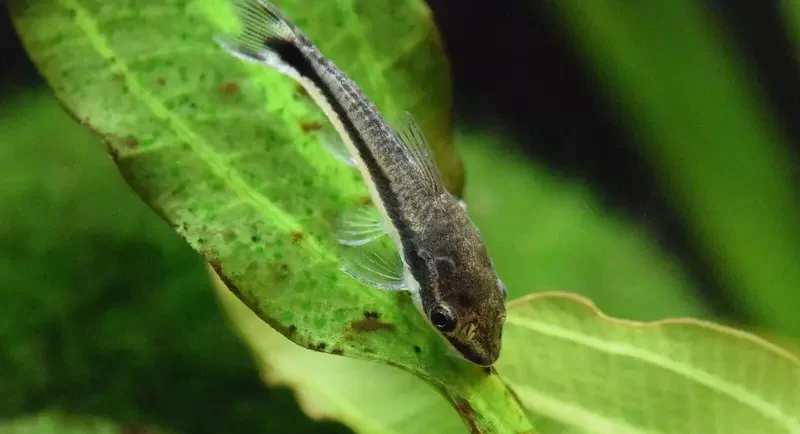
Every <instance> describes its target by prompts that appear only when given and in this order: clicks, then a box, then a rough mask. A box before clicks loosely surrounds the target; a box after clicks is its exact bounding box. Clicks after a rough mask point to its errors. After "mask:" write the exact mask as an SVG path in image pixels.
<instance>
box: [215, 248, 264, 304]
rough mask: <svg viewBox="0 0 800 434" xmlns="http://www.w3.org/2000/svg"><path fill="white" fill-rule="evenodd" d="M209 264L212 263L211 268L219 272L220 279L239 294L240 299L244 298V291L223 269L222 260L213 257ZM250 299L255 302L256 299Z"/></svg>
mask: <svg viewBox="0 0 800 434" xmlns="http://www.w3.org/2000/svg"><path fill="white" fill-rule="evenodd" d="M208 265H211V268H213V269H214V271H215V272H216V273H217V276H219V279H220V280H221V281H222V283H224V284H225V286H227V287H228V289H229V290H231V291H232V292H233V293H234V294H236V295H237V296H239V298H240V299H242V292H241V291H239V287H237V286H236V285H234V284H233V282H232V281H231V279H230V278H229V277H228V276H226V275H225V273H224V272H223V271H222V263H221V262H220V260H219V259H217V258H212V259H210V260H209V261H208ZM248 301H250V302H253V301H254V300H248Z"/></svg>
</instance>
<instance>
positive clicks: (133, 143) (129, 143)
mask: <svg viewBox="0 0 800 434" xmlns="http://www.w3.org/2000/svg"><path fill="white" fill-rule="evenodd" d="M123 143H124V144H125V146H126V147H127V148H128V149H136V148H138V147H139V141H138V140H136V138H135V137H131V136H128V137H126V138H125V140H124V141H123Z"/></svg>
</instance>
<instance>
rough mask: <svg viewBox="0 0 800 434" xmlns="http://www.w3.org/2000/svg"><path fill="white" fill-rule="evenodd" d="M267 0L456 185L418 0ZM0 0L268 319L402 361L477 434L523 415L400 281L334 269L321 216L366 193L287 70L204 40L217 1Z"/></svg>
mask: <svg viewBox="0 0 800 434" xmlns="http://www.w3.org/2000/svg"><path fill="white" fill-rule="evenodd" d="M276 3H277V4H278V6H279V7H281V8H282V9H283V10H284V11H285V12H286V14H287V15H288V16H290V17H291V18H292V19H293V20H294V21H295V22H296V23H297V24H298V25H300V26H302V27H303V28H304V30H306V32H307V33H308V34H309V36H310V37H311V38H312V39H313V40H314V41H317V42H318V43H319V46H320V48H321V49H322V51H323V52H324V53H325V54H326V55H328V56H329V57H330V58H332V59H333V60H334V61H335V62H337V63H338V64H339V66H340V67H341V68H342V69H343V70H344V71H345V72H347V73H348V74H350V75H351V76H352V77H353V78H354V79H355V80H356V81H357V82H359V84H360V85H361V86H362V87H363V88H364V90H365V92H366V93H367V94H368V95H370V96H372V97H374V98H375V100H376V103H377V104H378V106H379V108H382V109H384V110H386V111H387V112H388V113H389V115H390V116H391V114H392V112H394V111H396V110H399V109H407V110H410V111H411V112H412V113H414V114H415V115H416V116H417V117H418V118H419V119H420V123H421V124H422V126H423V128H424V129H425V131H426V133H427V135H428V137H430V138H431V143H432V144H433V145H434V147H435V151H436V154H437V156H438V159H439V160H442V161H441V166H442V168H443V170H444V171H445V173H446V177H447V179H448V180H449V181H448V185H449V187H450V188H451V189H452V190H458V189H459V185H460V178H461V175H460V162H459V160H458V159H457V158H456V157H455V154H454V153H453V151H452V147H451V140H450V135H451V131H450V124H449V119H450V118H449V109H450V95H449V90H448V88H449V79H448V71H447V68H446V62H445V60H444V57H443V54H442V50H441V47H440V44H439V42H438V36H437V34H436V32H435V29H434V27H433V24H432V22H431V19H430V13H429V11H428V10H427V9H426V8H425V6H424V4H423V3H422V1H421V0H417V1H411V2H403V3H398V2H395V1H389V0H380V1H374V2H372V1H370V2H357V3H354V2H349V1H336V0H330V1H319V2H315V3H314V5H313V6H309V4H308V3H304V2H299V1H297V2H290V1H283V2H276ZM9 6H10V9H11V12H12V18H13V20H14V23H15V26H16V28H17V30H18V32H19V33H20V35H21V37H22V40H23V43H24V45H25V47H26V49H27V50H28V52H29V54H30V55H31V57H32V58H33V60H34V62H35V63H36V65H37V66H38V68H39V70H40V71H41V73H42V74H43V76H44V77H45V79H46V80H47V81H48V83H49V84H50V85H51V87H53V89H54V90H55V91H56V94H57V95H58V96H59V98H60V99H61V100H62V101H63V102H64V104H65V105H66V107H67V108H68V109H69V110H70V111H71V112H72V114H73V115H74V117H75V118H76V119H78V120H79V121H80V122H82V123H83V124H85V125H86V126H88V127H89V128H91V129H92V130H93V131H94V132H95V133H96V134H97V135H98V136H99V137H100V138H101V139H102V140H103V142H104V143H105V144H106V146H107V147H108V150H109V152H110V153H111V154H112V155H113V157H114V160H115V162H116V163H117V166H118V168H119V170H120V171H121V172H122V174H123V175H124V176H125V178H126V180H127V181H128V183H129V184H130V185H131V186H132V187H133V188H134V189H135V190H136V191H137V192H138V193H139V195H140V196H142V198H143V199H144V200H145V201H146V202H147V203H148V204H149V205H150V206H151V207H152V208H153V209H154V210H155V211H156V212H157V213H159V214H160V215H161V216H162V217H163V218H164V219H165V220H166V221H168V222H170V223H171V224H172V225H173V227H174V228H175V230H176V231H177V232H178V233H179V234H180V235H181V236H183V237H184V238H185V239H186V240H187V241H188V242H189V244H190V245H191V246H192V247H193V248H195V249H196V250H197V251H198V252H200V253H201V254H202V255H203V256H204V257H205V258H206V259H207V260H208V261H209V263H210V264H211V265H212V266H213V267H214V268H215V269H216V270H217V272H218V273H219V274H220V275H221V276H223V278H224V279H225V281H226V284H227V285H228V287H229V288H230V289H231V290H233V291H235V292H236V294H237V295H238V297H239V298H240V299H242V300H243V301H244V302H245V303H246V304H247V305H248V307H250V308H251V309H252V310H253V311H255V312H256V313H257V314H258V315H259V316H260V317H261V318H262V319H263V320H264V321H266V322H267V323H269V324H270V325H271V326H272V327H274V328H275V329H277V330H279V331H280V332H281V333H282V334H284V335H285V336H287V337H289V338H290V339H292V340H293V341H294V342H296V343H298V344H300V345H302V346H305V347H309V348H313V349H315V350H317V351H325V352H331V353H337V354H344V355H345V356H349V357H357V358H365V359H373V360H378V361H384V362H391V363H393V364H395V365H397V366H399V367H402V368H403V369H405V370H407V371H410V372H412V373H414V374H415V375H417V376H419V377H421V378H423V379H424V380H425V381H427V382H429V383H430V384H432V385H434V386H435V387H436V388H437V389H438V390H439V391H440V392H441V393H443V394H444V395H445V396H446V397H447V398H448V399H449V400H450V401H451V403H452V404H453V405H454V406H455V407H456V408H457V409H458V411H459V413H460V414H461V416H462V418H463V420H464V421H465V422H466V423H467V424H468V425H469V426H470V427H471V429H472V430H473V431H474V432H498V433H501V432H515V433H516V432H522V431H525V430H528V429H529V428H530V426H529V423H528V422H527V420H526V418H525V416H524V414H523V412H522V410H521V408H520V407H519V406H518V405H517V404H516V403H515V402H514V401H513V400H511V399H509V398H508V394H507V389H506V388H505V387H504V385H503V384H502V382H501V381H500V380H499V378H498V377H497V376H496V375H489V374H487V373H485V372H484V370H483V369H482V368H479V367H476V366H473V365H471V364H469V363H467V362H464V361H462V360H459V359H456V358H453V357H451V356H449V355H447V354H446V353H447V349H446V348H445V344H444V343H443V341H442V339H441V338H440V337H439V336H437V334H436V333H435V332H434V331H433V330H432V329H431V327H430V326H429V325H428V324H427V323H426V322H425V321H424V319H423V318H422V317H421V315H420V314H419V313H418V312H417V310H416V309H415V308H414V306H413V305H412V303H411V301H410V298H409V297H408V295H407V294H391V293H386V292H381V291H376V290H374V289H371V288H367V287H365V286H363V285H360V284H358V283H356V282H355V281H353V280H352V279H349V278H347V276H345V275H343V274H342V273H341V272H340V271H339V270H338V266H339V258H338V255H337V252H336V245H337V243H336V241H335V239H334V237H333V230H332V222H333V220H334V219H335V218H336V216H337V215H338V214H339V213H340V212H342V211H343V210H345V209H346V208H347V207H348V206H351V205H352V204H356V203H360V202H361V201H363V200H364V197H365V196H366V194H367V190H366V187H365V186H364V184H363V182H362V181H361V180H360V178H359V176H358V174H357V173H356V172H355V171H353V170H352V169H350V168H349V167H346V166H344V165H342V164H341V163H339V162H338V161H337V160H336V159H334V158H333V157H331V156H330V155H328V154H327V153H326V152H325V151H323V150H322V147H321V145H320V143H319V140H318V139H317V138H316V137H315V136H314V135H313V134H311V131H310V130H314V129H316V128H317V125H319V123H321V122H322V119H323V118H322V113H321V111H320V110H319V109H318V108H317V107H316V106H315V105H314V104H313V102H312V101H310V100H309V99H308V98H307V97H306V96H305V95H303V94H302V93H301V92H298V90H297V87H296V86H295V85H294V84H293V82H292V81H291V80H290V79H289V78H286V77H284V76H282V75H280V74H279V73H277V72H275V71H270V70H267V69H265V68H259V67H258V66H256V65H251V64H245V63H243V62H241V61H238V60H236V59H234V58H232V57H231V56H229V55H228V54H226V53H224V52H222V51H221V50H220V49H218V48H217V47H216V45H215V44H214V42H213V41H212V37H213V35H214V34H215V33H217V32H220V31H221V29H222V28H224V27H226V26H228V25H229V24H230V22H231V21H232V15H233V14H232V11H231V10H230V8H229V7H228V3H227V2H226V1H223V0H194V1H193V0H168V1H164V0H141V1H137V2H124V1H96V0H14V1H12V2H10V4H9ZM187 302H188V301H187ZM365 312H370V313H371V315H369V317H365ZM372 313H374V314H372ZM376 317H378V319H376Z"/></svg>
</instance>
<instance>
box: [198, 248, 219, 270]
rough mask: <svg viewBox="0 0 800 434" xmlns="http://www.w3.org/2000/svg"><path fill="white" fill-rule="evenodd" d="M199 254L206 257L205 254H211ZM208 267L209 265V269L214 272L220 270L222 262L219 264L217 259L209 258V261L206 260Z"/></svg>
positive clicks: (203, 252)
mask: <svg viewBox="0 0 800 434" xmlns="http://www.w3.org/2000/svg"><path fill="white" fill-rule="evenodd" d="M200 253H201V254H202V255H203V256H207V253H211V252H206V251H201V252H200ZM208 265H210V266H211V268H213V269H214V270H222V262H220V260H219V258H211V259H209V260H208Z"/></svg>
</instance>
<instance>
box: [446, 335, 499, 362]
mask: <svg viewBox="0 0 800 434" xmlns="http://www.w3.org/2000/svg"><path fill="white" fill-rule="evenodd" d="M447 341H448V342H450V345H452V346H453V348H455V349H456V351H458V352H459V353H460V354H461V356H463V357H464V358H465V359H467V360H469V361H470V362H472V363H474V364H476V365H478V366H485V367H488V366H492V365H493V364H494V362H496V361H497V359H498V357H499V356H500V352H499V351H484V350H483V349H482V348H476V347H475V346H474V345H467V344H464V343H463V342H461V341H458V340H455V339H451V338H450V337H447Z"/></svg>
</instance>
